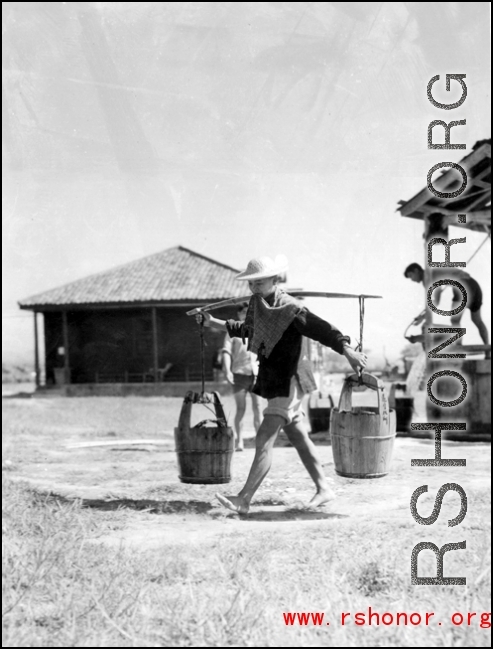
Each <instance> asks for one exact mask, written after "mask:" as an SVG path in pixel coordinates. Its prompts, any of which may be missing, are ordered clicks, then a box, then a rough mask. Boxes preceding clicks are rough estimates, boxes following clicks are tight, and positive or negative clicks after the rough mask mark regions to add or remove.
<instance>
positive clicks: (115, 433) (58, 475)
mask: <svg viewBox="0 0 493 649" xmlns="http://www.w3.org/2000/svg"><path fill="white" fill-rule="evenodd" d="M6 396H7V397H8V396H10V397H12V396H13V397H14V398H4V400H3V403H4V414H5V415H6V417H7V421H15V422H17V426H18V428H17V429H15V428H14V430H13V432H12V433H11V434H7V435H6V436H4V442H3V458H4V467H6V468H7V469H8V471H9V476H10V477H11V478H12V479H14V480H21V481H24V482H27V483H29V484H30V485H32V486H33V487H34V488H36V490H39V491H41V492H44V493H51V494H55V495H57V496H58V497H59V498H61V499H68V500H74V499H81V500H82V502H83V504H84V505H85V506H86V507H90V508H93V509H95V510H99V511H101V512H113V513H118V512H120V513H122V514H125V515H124V516H123V515H122V517H121V519H120V518H118V516H116V517H113V518H112V523H111V525H109V526H106V527H105V528H104V529H102V530H100V531H99V532H98V534H97V535H96V536H95V537H94V542H98V543H105V544H110V545H120V544H122V543H123V544H124V545H125V546H129V545H131V546H135V547H138V548H140V549H145V548H151V547H158V546H160V545H168V544H173V543H179V542H182V541H183V539H184V538H186V539H187V540H188V542H190V543H201V542H203V541H205V540H210V539H211V537H214V536H218V535H219V536H222V535H236V534H241V535H244V534H245V533H248V534H255V533H257V532H262V531H274V530H279V531H281V530H282V531H283V532H289V531H294V530H299V529H301V528H306V527H310V528H316V527H319V528H330V527H331V526H332V525H338V526H340V525H343V526H347V527H348V533H349V534H356V533H357V531H356V529H357V528H356V524H360V523H362V522H363V521H368V522H370V521H371V522H372V523H373V524H376V525H378V523H379V521H382V522H383V521H390V520H392V521H393V522H394V523H395V524H396V525H397V526H409V523H410V521H411V514H410V509H409V502H410V498H411V494H412V493H413V491H414V490H415V489H416V488H418V487H420V486H421V485H429V492H428V493H427V494H423V495H422V496H421V498H420V505H419V507H420V512H422V515H423V516H428V515H429V514H430V513H431V511H432V509H433V505H434V500H435V494H436V492H437V490H438V489H439V487H440V486H441V485H442V484H444V483H448V482H457V483H458V484H460V485H461V486H462V488H463V489H464V490H465V491H466V493H467V494H468V495H469V503H468V506H469V510H468V516H467V518H466V519H465V521H464V522H463V524H462V526H461V533H463V532H464V531H465V530H466V529H474V525H475V521H476V520H477V517H478V516H479V515H480V512H481V515H483V516H484V511H485V509H484V507H485V506H486V507H489V482H490V474H491V467H490V453H489V450H490V445H489V444H486V443H465V442H447V441H445V442H444V443H443V444H442V449H443V450H442V456H443V457H444V458H465V459H466V460H467V466H466V467H440V468H434V467H411V459H412V458H430V459H431V458H432V457H433V455H434V443H433V442H432V441H431V440H426V439H413V438H409V437H398V438H396V440H395V445H394V450H393V457H392V466H391V470H390V472H389V474H388V475H387V476H385V477H383V478H378V479H366V480H365V479H348V478H344V477H340V476H338V475H337V474H336V473H335V470H334V459H333V455H332V448H331V446H330V441H329V435H328V434H327V433H316V434H314V435H312V439H313V440H314V442H315V444H316V446H317V447H318V452H319V453H320V456H321V458H322V462H323V465H324V468H325V471H326V475H327V476H328V478H329V481H330V484H331V486H332V488H333V489H334V490H335V492H336V495H337V498H336V499H335V500H334V501H332V502H331V503H329V504H328V505H326V506H325V507H323V508H321V509H320V511H306V510H303V506H304V504H305V503H306V502H307V501H308V500H309V499H310V498H311V496H312V495H313V485H312V482H311V480H310V478H309V476H308V475H307V473H306V471H305V469H304V467H303V466H302V464H301V462H300V460H299V458H298V456H297V454H296V452H295V450H294V449H293V448H292V447H290V446H289V445H288V443H287V440H286V438H285V437H283V435H281V436H280V438H279V440H278V442H277V443H276V448H275V454H274V463H273V467H272V470H271V472H270V473H269V475H268V476H267V479H266V480H265V481H264V483H263V485H262V487H261V488H260V490H259V492H258V493H257V496H256V498H255V500H254V501H253V506H252V508H251V511H250V513H249V514H248V515H247V516H241V517H240V516H238V515H236V514H234V513H232V512H230V511H228V510H225V509H223V508H222V507H221V506H220V505H219V503H218V502H217V500H216V499H215V497H214V494H215V493H216V492H220V493H223V494H234V493H236V492H237V491H238V490H239V489H240V487H241V486H242V484H243V482H244V480H245V478H246V476H247V474H248V470H249V467H250V464H251V462H252V459H253V454H254V434H253V431H252V429H251V424H249V423H248V422H249V420H250V418H251V413H250V412H247V415H246V421H247V431H246V448H245V451H244V452H242V453H235V454H234V456H233V460H232V465H231V472H232V480H231V482H230V483H229V484H220V485H191V484H184V483H181V482H180V480H179V478H178V466H177V455H176V452H175V445H174V434H173V426H172V422H173V421H177V420H178V413H179V408H180V404H181V401H180V400H179V399H169V400H163V399H159V400H158V399H148V400H145V399H139V400H138V401H137V400H135V401H133V402H132V401H131V400H130V401H128V400H127V402H125V403H124V400H119V399H116V400H115V399H113V401H111V399H110V400H109V401H104V400H101V398H100V400H99V401H98V398H94V399H39V398H19V393H17V395H15V393H14V394H10V395H8V394H7V395H6ZM25 396H28V395H25ZM117 402H118V403H117ZM102 404H103V405H104V404H106V405H104V407H105V408H111V409H112V412H116V411H115V408H119V409H120V415H121V417H122V421H124V419H125V418H126V419H128V415H127V414H126V412H127V410H126V409H127V408H128V409H129V410H128V412H134V411H135V408H140V409H146V408H147V409H148V412H151V411H152V412H155V414H156V420H157V421H158V420H159V419H158V418H159V417H161V416H162V415H161V413H163V410H164V409H167V411H168V413H167V416H166V417H165V418H164V419H165V422H166V427H165V430H164V431H163V430H156V425H155V424H153V423H150V424H146V426H145V427H144V428H145V430H143V429H141V430H139V431H138V432H137V433H136V432H135V431H134V430H133V429H131V428H125V426H124V425H122V426H120V427H118V423H117V422H115V423H116V425H115V427H114V428H113V429H110V428H109V427H108V426H106V425H102V426H101V425H95V423H94V422H95V421H96V419H97V416H98V413H97V412H96V413H93V415H90V409H91V408H93V409H97V408H100V407H101V408H102V407H103V405H102ZM224 405H225V410H226V411H228V412H232V409H233V401H232V398H231V397H225V398H224ZM132 408H133V410H132ZM74 409H75V410H74ZM80 413H86V414H84V416H83V417H82V416H81V415H80ZM91 416H92V418H91ZM23 421H26V422H27V421H29V422H38V426H37V428H36V432H34V431H33V430H32V429H31V428H30V425H28V424H25V425H24V424H22V422H23ZM149 421H150V420H149ZM249 426H250V428H249ZM159 428H161V426H159ZM135 440H142V442H140V443H131V442H135ZM88 443H89V444H91V443H94V444H99V445H94V446H81V444H88ZM458 504H459V497H458V495H457V494H456V493H449V494H448V495H447V496H446V497H445V499H444V502H443V507H442V512H441V514H440V517H441V519H442V520H445V516H447V517H448V518H454V517H455V516H456V515H457V513H458V508H459V505H458ZM132 510H134V512H135V515H134V516H132V515H130V516H129V515H128V514H130V513H131V511H132ZM156 514H159V515H156ZM442 517H443V518H442ZM456 529H457V528H456Z"/></svg>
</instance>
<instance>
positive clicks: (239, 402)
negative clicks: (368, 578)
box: [234, 390, 246, 451]
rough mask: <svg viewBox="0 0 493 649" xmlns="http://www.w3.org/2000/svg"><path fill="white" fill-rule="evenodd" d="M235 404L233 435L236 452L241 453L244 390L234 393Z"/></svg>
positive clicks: (244, 407) (244, 401) (244, 408)
mask: <svg viewBox="0 0 493 649" xmlns="http://www.w3.org/2000/svg"><path fill="white" fill-rule="evenodd" d="M234 397H235V402H236V413H235V434H236V450H237V451H243V448H244V446H243V417H244V416H245V410H246V390H240V391H239V392H235V393H234Z"/></svg>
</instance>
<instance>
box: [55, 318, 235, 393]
mask: <svg viewBox="0 0 493 649" xmlns="http://www.w3.org/2000/svg"><path fill="white" fill-rule="evenodd" d="M187 310H190V307H156V315H157V318H156V320H157V338H158V368H164V367H166V366H167V364H170V363H171V367H170V369H169V370H168V372H167V373H166V375H165V377H164V380H166V381H196V380H199V379H200V378H201V376H202V369H201V352H200V335H199V334H200V327H199V325H198V324H197V322H196V320H195V318H194V317H189V316H187V315H186V311H187ZM235 313H236V311H235V308H234V307H232V308H229V309H223V310H221V311H217V312H215V315H216V316H217V317H219V318H224V319H226V318H231V317H235ZM44 317H45V327H44V329H45V348H46V377H47V383H53V382H54V379H55V372H54V370H55V368H57V367H63V365H64V355H63V353H60V352H61V351H64V350H63V319H62V314H61V312H48V313H45V314H44ZM67 323H68V339H69V349H68V354H69V366H70V375H71V382H72V383H92V382H95V381H105V382H122V381H129V382H133V381H145V380H153V373H152V371H153V367H154V345H153V327H152V310H151V308H135V309H129V308H122V309H87V310H77V311H68V312H67ZM224 336H225V334H224V332H221V331H214V330H212V329H210V328H204V367H205V378H206V380H211V379H212V378H213V368H212V361H213V357H214V355H215V352H216V351H217V350H218V349H220V348H221V347H222V344H223V340H224Z"/></svg>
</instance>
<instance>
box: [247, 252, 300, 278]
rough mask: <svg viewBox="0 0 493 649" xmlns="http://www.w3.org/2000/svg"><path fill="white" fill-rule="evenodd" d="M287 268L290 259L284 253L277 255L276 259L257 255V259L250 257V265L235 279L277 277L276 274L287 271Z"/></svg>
mask: <svg viewBox="0 0 493 649" xmlns="http://www.w3.org/2000/svg"><path fill="white" fill-rule="evenodd" d="M287 269H288V260H287V259H286V257H285V256H284V255H277V257H276V258H275V259H274V260H272V259H271V258H270V257H256V258H255V259H250V261H249V262H248V266H247V267H246V268H245V270H244V271H242V272H241V273H239V274H238V275H237V276H236V278H235V279H238V280H240V281H241V280H243V281H249V280H253V279H267V278H268V277H276V275H280V274H281V273H285V272H286V271H287Z"/></svg>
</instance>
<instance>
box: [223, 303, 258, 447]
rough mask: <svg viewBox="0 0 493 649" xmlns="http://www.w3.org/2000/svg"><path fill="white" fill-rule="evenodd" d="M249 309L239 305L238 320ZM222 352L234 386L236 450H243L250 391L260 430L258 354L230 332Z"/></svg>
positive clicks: (224, 367)
mask: <svg viewBox="0 0 493 649" xmlns="http://www.w3.org/2000/svg"><path fill="white" fill-rule="evenodd" d="M247 309H248V303H247V302H245V303H244V304H241V305H240V306H239V307H238V320H245V317H246V313H247ZM222 352H223V369H224V373H225V374H226V380H227V381H228V383H230V384H231V385H232V386H233V394H234V398H235V402H236V413H235V419H234V427H235V434H236V450H237V451H243V449H244V443H243V417H244V416H245V411H246V397H247V394H248V393H249V394H250V396H251V398H252V410H253V425H254V427H255V432H257V431H258V429H259V426H260V421H261V417H260V403H261V398H260V397H259V396H258V395H256V394H253V392H252V389H253V386H254V385H255V380H256V378H257V374H258V361H257V355H256V354H254V353H253V352H249V351H248V350H247V345H246V344H245V343H244V342H243V341H242V340H241V338H231V337H230V336H229V335H228V334H226V337H225V340H224V346H223V348H222Z"/></svg>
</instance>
